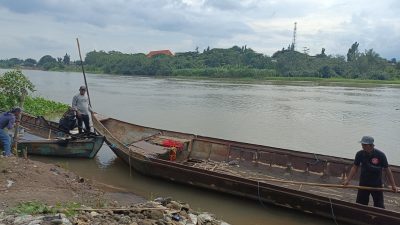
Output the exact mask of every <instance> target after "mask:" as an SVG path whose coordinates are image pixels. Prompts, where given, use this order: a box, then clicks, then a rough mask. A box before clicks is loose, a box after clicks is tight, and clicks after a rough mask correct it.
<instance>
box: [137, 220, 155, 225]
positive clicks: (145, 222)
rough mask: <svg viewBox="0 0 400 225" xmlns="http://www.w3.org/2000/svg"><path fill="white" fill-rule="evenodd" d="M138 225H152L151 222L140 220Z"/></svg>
mask: <svg viewBox="0 0 400 225" xmlns="http://www.w3.org/2000/svg"><path fill="white" fill-rule="evenodd" d="M138 225H153V220H147V219H146V220H142V221H139V222H138Z"/></svg>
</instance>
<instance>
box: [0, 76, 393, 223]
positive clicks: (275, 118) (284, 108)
mask: <svg viewBox="0 0 400 225" xmlns="http://www.w3.org/2000/svg"><path fill="white" fill-rule="evenodd" d="M1 72H2V70H0V73H1ZM24 74H26V75H27V76H28V77H29V79H31V81H32V82H33V83H34V84H35V85H36V89H37V90H38V91H37V94H38V95H41V96H44V97H47V98H50V99H53V100H56V101H61V102H64V103H67V104H70V103H71V100H72V96H73V95H75V94H76V93H77V92H78V89H79V86H80V85H82V84H83V83H84V82H83V79H82V75H81V74H80V73H58V72H42V71H24ZM87 79H88V84H89V92H90V95H91V100H92V103H93V108H94V109H95V110H96V111H97V112H99V113H102V114H105V115H108V116H112V117H115V118H118V119H120V120H125V121H130V122H132V123H137V124H141V125H145V126H150V127H156V128H162V129H167V130H176V131H182V132H188V133H194V134H199V135H205V136H212V137H219V138H224V139H231V140H236V141H243V142H249V143H255V144H262V145H269V146H275V147H281V148H288V149H294V150H299V151H307V152H317V153H322V154H328V155H335V156H341V157H346V158H353V157H354V154H355V153H356V151H358V150H359V149H360V146H359V143H358V140H359V139H360V137H361V136H363V135H371V136H374V137H375V140H376V146H377V147H378V148H380V149H382V150H383V151H384V152H385V153H386V154H387V156H388V159H389V162H390V163H392V164H400V155H399V154H398V153H397V151H398V146H399V144H400V135H399V133H400V120H399V118H400V117H399V114H400V110H399V108H400V105H399V99H400V88H398V86H389V85H387V86H374V85H371V84H368V85H360V86H354V85H353V86H333V85H332V84H330V85H331V86H330V85H328V86H318V85H316V83H311V82H300V83H299V82H297V83H291V82H290V83H288V82H278V84H279V85H277V83H276V82H265V83H264V84H233V83H219V82H213V81H198V80H194V81H190V80H179V79H154V78H147V77H132V76H116V75H93V74H88V75H87ZM66 162H68V164H69V166H70V167H71V169H73V170H75V171H76V172H77V173H79V174H80V175H82V176H86V177H89V178H91V177H93V178H95V179H98V180H100V181H104V182H105V183H110V184H113V185H120V186H123V187H127V188H129V189H130V190H132V191H133V192H136V193H139V194H142V195H144V196H147V197H153V196H155V195H164V196H165V195H171V196H173V197H177V199H181V200H183V201H187V202H189V203H190V204H191V205H193V206H195V207H201V208H202V209H204V210H210V211H215V212H216V213H217V214H218V215H220V216H221V215H222V216H223V217H226V220H227V221H229V222H232V223H233V222H234V224H266V222H265V221H270V222H268V224H301V223H308V224H320V223H327V224H332V222H331V221H329V222H328V221H325V220H324V221H322V222H321V221H320V220H318V219H313V220H310V218H309V217H308V216H305V215H303V214H297V213H293V212H292V211H287V210H281V209H277V208H274V207H270V206H268V209H264V208H263V207H262V206H260V205H259V204H257V203H255V202H251V201H242V200H240V199H238V198H231V197H228V196H221V195H219V194H215V193H209V192H207V191H202V190H197V189H192V188H188V187H186V186H182V185H174V184H171V183H169V182H164V181H158V180H154V179H150V178H146V177H142V176H140V175H138V174H135V173H132V177H129V174H130V173H129V169H127V166H126V165H124V164H122V163H121V162H120V160H118V159H116V158H115V156H114V154H113V153H112V152H111V151H110V150H109V149H108V148H107V147H104V148H103V149H102V150H101V151H100V153H99V155H98V156H97V158H96V160H67V161H66ZM239 211H240V212H241V214H239V213H237V212H239ZM241 215H252V218H253V217H254V220H253V219H251V221H246V219H248V216H246V218H241Z"/></svg>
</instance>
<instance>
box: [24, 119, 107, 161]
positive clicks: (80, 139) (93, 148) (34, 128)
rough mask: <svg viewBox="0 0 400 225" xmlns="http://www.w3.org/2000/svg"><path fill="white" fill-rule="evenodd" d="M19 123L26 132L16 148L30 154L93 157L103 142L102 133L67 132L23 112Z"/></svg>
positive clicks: (55, 124) (51, 123) (52, 123)
mask: <svg viewBox="0 0 400 225" xmlns="http://www.w3.org/2000/svg"><path fill="white" fill-rule="evenodd" d="M21 125H22V126H23V128H24V129H25V130H26V133H25V134H24V137H23V138H22V139H20V140H19V141H18V149H19V150H20V151H27V153H28V154H30V155H42V156H56V157H71V158H93V157H95V156H96V154H97V152H98V151H99V150H100V148H101V146H102V145H103V142H104V136H102V135H97V134H94V133H89V134H75V135H71V134H67V132H65V131H63V130H61V129H60V128H59V126H58V123H56V122H52V121H48V120H46V119H44V118H43V117H34V116H31V115H29V114H25V113H24V114H23V115H22V117H21Z"/></svg>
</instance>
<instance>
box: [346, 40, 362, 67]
mask: <svg viewBox="0 0 400 225" xmlns="http://www.w3.org/2000/svg"><path fill="white" fill-rule="evenodd" d="M358 45H359V43H357V42H354V44H352V45H351V48H349V50H348V51H347V62H352V61H355V60H357V58H358V57H359V56H360V53H359V52H358Z"/></svg>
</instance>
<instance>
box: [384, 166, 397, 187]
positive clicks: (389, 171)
mask: <svg viewBox="0 0 400 225" xmlns="http://www.w3.org/2000/svg"><path fill="white" fill-rule="evenodd" d="M385 171H386V173H387V175H388V177H389V182H390V184H391V185H392V190H393V192H397V187H396V183H395V182H394V177H393V174H392V170H391V169H390V167H386V168H385Z"/></svg>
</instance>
